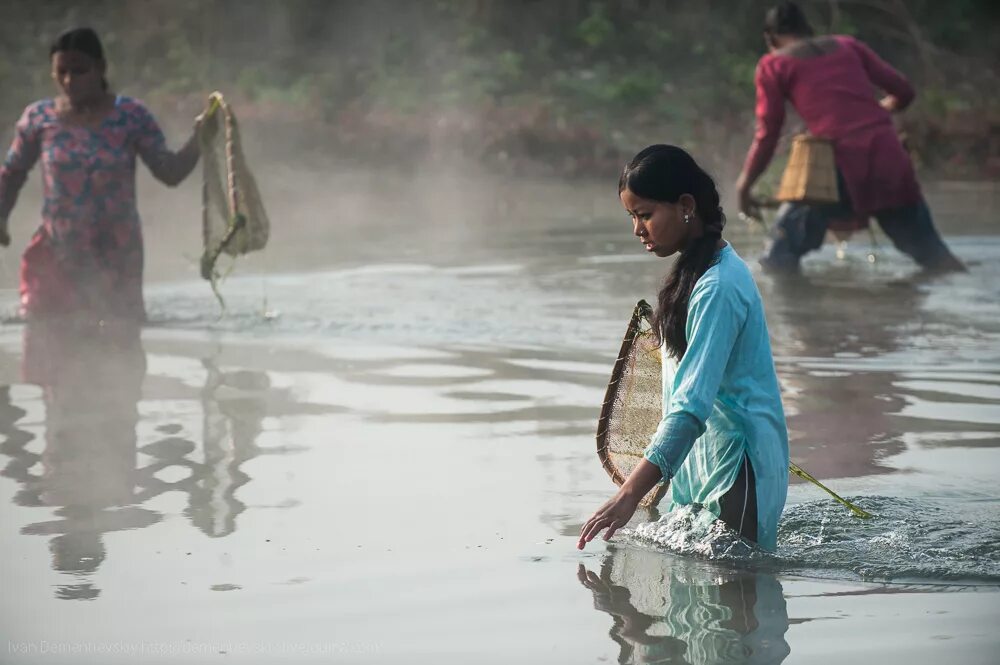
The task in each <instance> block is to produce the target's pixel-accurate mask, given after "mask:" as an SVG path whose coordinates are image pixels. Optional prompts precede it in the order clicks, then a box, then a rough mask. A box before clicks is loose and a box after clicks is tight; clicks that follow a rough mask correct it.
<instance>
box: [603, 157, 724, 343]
mask: <svg viewBox="0 0 1000 665" xmlns="http://www.w3.org/2000/svg"><path fill="white" fill-rule="evenodd" d="M626 189H627V190H629V191H630V192H632V193H633V194H635V195H636V196H638V197H641V198H644V199H650V200H653V201H667V202H669V203H677V201H678V200H679V199H680V197H681V195H682V194H689V195H690V196H691V197H692V198H694V201H695V213H696V214H697V215H698V219H699V220H701V223H702V227H703V228H704V233H703V234H702V235H701V237H699V238H696V239H694V240H693V241H692V242H691V244H690V245H688V246H687V247H685V248H684V249H683V250H682V251H681V254H680V256H679V257H678V258H677V260H676V261H675V262H674V265H673V268H672V269H671V271H670V273H669V274H668V275H667V278H666V280H665V281H664V282H663V287H662V288H661V289H660V294H659V296H658V297H657V307H656V314H655V316H654V318H653V330H654V332H655V334H656V335H657V338H658V340H659V342H660V343H662V344H665V345H666V347H667V351H669V353H670V355H672V356H674V357H675V358H677V359H680V358H682V357H683V356H684V352H685V351H687V333H686V332H685V328H686V326H687V315H688V301H689V300H690V299H691V292H692V291H693V290H694V285H695V283H697V281H698V280H699V279H700V278H701V276H702V275H704V274H705V271H706V270H708V269H709V268H710V267H711V266H712V264H713V263H715V261H716V257H717V255H718V244H719V239H720V238H721V237H722V228H723V227H724V226H725V225H726V217H725V215H723V214H722V208H721V207H719V191H718V189H716V187H715V181H714V180H712V176H710V175H708V173H706V172H705V170H704V169H703V168H701V167H700V166H698V163H697V162H695V161H694V158H693V157H691V155H689V154H688V153H687V152H685V151H684V150H683V149H681V148H678V147H677V146H672V145H651V146H649V147H648V148H646V149H645V150H643V151H642V152H640V153H639V154H638V155H636V156H635V157H633V158H632V161H631V162H629V163H628V164H626V165H625V169H624V170H623V171H622V175H621V178H619V180H618V193H619V194H621V193H622V192H623V191H625V190H626Z"/></svg>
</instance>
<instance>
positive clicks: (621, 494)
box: [576, 487, 642, 550]
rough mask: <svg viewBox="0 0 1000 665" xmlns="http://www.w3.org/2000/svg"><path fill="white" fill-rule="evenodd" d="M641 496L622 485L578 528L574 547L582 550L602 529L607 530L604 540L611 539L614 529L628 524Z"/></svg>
mask: <svg viewBox="0 0 1000 665" xmlns="http://www.w3.org/2000/svg"><path fill="white" fill-rule="evenodd" d="M641 498H642V495H639V496H634V495H633V494H632V493H631V492H629V491H628V490H627V489H626V488H624V487H623V488H622V489H620V490H618V493H617V494H615V495H614V496H613V497H612V498H611V499H610V500H609V501H608V502H607V503H605V504H604V505H603V506H601V507H600V508H599V509H598V510H597V512H596V513H594V514H593V515H591V517H590V519H589V520H587V522H586V523H585V524H584V525H583V528H581V529H580V540H579V541H577V543H576V548H577V549H579V550H582V549H583V548H584V547H586V546H587V543H589V542H590V541H591V540H593V539H594V538H596V537H597V534H599V533H600V532H601V531H603V530H604V529H607V530H608V532H607V533H605V534H604V540H611V536H613V535H615V531H617V530H618V529H620V528H621V527H623V526H625V525H626V524H628V521H629V520H630V519H632V515H634V514H635V511H636V508H638V507H639V500H640V499H641Z"/></svg>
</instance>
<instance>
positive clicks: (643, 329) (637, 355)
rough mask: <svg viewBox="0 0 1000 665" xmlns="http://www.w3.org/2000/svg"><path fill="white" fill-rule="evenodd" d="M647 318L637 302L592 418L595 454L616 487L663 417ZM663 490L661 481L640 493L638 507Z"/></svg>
mask: <svg viewBox="0 0 1000 665" xmlns="http://www.w3.org/2000/svg"><path fill="white" fill-rule="evenodd" d="M652 316H653V309H652V307H650V306H649V303H647V302H646V301H645V300H640V301H639V302H638V304H636V306H635V310H633V312H632V318H631V319H630V320H629V323H628V328H627V329H626V331H625V339H624V340H623V341H622V348H621V351H620V352H619V353H618V360H616V361H615V367H614V369H613V370H612V372H611V380H610V381H609V382H608V389H607V392H606V393H605V395H604V404H603V405H602V407H601V417H600V419H599V420H598V421H597V455H598V456H599V457H600V459H601V464H603V465H604V469H605V471H607V472H608V474H609V475H610V476H611V479H612V480H614V481H615V484H617V485H621V484H622V483H623V482H625V479H626V478H628V475H629V474H630V473H631V472H632V469H634V468H635V466H636V465H637V464H638V463H639V462H640V461H641V460H642V458H643V451H645V449H646V446H648V445H649V440H650V438H651V437H652V436H653V433H654V432H655V431H656V427H657V425H659V423H660V420H661V418H662V417H663V380H662V374H661V372H662V370H661V361H660V349H659V347H658V346H657V345H656V343H655V341H654V339H653V338H654V335H653V327H652V321H651V319H652ZM666 490H667V486H666V484H663V485H657V486H656V487H654V488H653V489H652V490H650V491H649V493H648V494H647V495H646V496H645V497H643V499H642V505H644V506H655V505H656V504H657V503H659V501H660V499H662V498H663V495H664V494H665V493H666Z"/></svg>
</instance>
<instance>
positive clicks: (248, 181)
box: [198, 92, 271, 306]
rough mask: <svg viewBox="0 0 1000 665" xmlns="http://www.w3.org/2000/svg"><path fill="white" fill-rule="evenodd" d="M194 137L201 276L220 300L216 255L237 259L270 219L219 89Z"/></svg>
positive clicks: (263, 241) (262, 237) (264, 235)
mask: <svg viewBox="0 0 1000 665" xmlns="http://www.w3.org/2000/svg"><path fill="white" fill-rule="evenodd" d="M198 140H199V143H200V145H201V159H202V174H203V175H202V241H203V247H204V251H203V253H202V256H201V276H202V278H203V279H206V280H208V281H209V282H210V283H211V285H212V292H213V293H215V296H216V298H218V300H219V303H220V304H222V305H223V306H224V303H223V300H222V296H221V295H220V293H219V290H218V282H219V279H220V278H222V277H223V276H224V274H223V273H222V272H220V271H219V270H218V268H217V266H216V264H217V263H218V261H219V257H220V256H222V254H226V255H228V256H230V257H232V258H234V259H235V258H236V257H238V256H241V255H243V254H248V253H250V252H253V251H257V250H260V249H263V248H264V247H265V246H266V245H267V241H268V237H269V236H270V232H271V223H270V221H269V220H268V217H267V211H266V210H265V209H264V204H263V202H262V201H261V197H260V190H259V189H258V188H257V181H256V180H255V179H254V177H253V173H251V172H250V168H249V167H248V166H247V161H246V157H245V156H244V154H243V145H242V143H241V141H240V132H239V125H238V124H237V121H236V114H235V113H233V110H232V108H231V107H230V106H229V104H227V103H226V100H225V99H224V98H223V96H222V93H219V92H214V93H212V95H211V96H210V97H209V104H208V108H207V109H206V110H205V113H204V114H203V115H202V124H201V130H200V131H199V134H198Z"/></svg>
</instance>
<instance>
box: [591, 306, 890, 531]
mask: <svg viewBox="0 0 1000 665" xmlns="http://www.w3.org/2000/svg"><path fill="white" fill-rule="evenodd" d="M652 316H653V308H652V307H650V306H649V303H647V302H646V301H645V300H640V301H639V302H638V303H637V304H636V306H635V309H634V310H633V311H632V318H631V319H629V323H628V328H626V330H625V338H624V339H623V340H622V346H621V351H620V352H619V353H618V359H617V360H616V361H615V365H614V369H613V370H612V371H611V380H610V381H609V382H608V388H607V391H606V392H605V395H604V404H603V405H602V406H601V415H600V418H599V419H598V421H597V456H598V457H599V458H600V460H601V464H602V465H603V466H604V470H605V471H607V472H608V475H609V476H611V479H612V480H613V481H614V483H615V484H616V485H618V486H621V485H622V483H624V482H625V479H626V478H628V476H629V474H630V473H632V470H633V469H634V468H635V467H636V465H638V464H639V462H640V461H641V460H642V459H643V454H644V452H645V450H646V447H647V446H648V445H649V442H650V440H651V439H652V437H653V435H654V434H655V433H656V428H657V426H658V425H659V424H660V420H661V419H662V417H663V401H662V400H663V397H662V396H663V368H662V360H661V357H660V348H659V346H658V345H657V344H656V342H655V337H656V336H655V335H654V334H653V324H652ZM788 470H789V471H790V472H791V473H793V474H795V475H796V476H798V477H800V478H802V479H803V480H806V481H809V482H811V483H813V484H814V485H816V486H817V487H819V488H820V489H822V490H823V491H825V492H826V493H827V494H829V495H830V496H831V497H833V499H834V500H835V501H837V502H838V503H840V504H841V505H843V506H845V507H846V508H848V509H849V510H850V511H851V512H852V513H854V514H855V515H857V516H858V517H863V518H869V517H871V516H872V515H871V514H870V513H868V512H866V511H865V510H863V509H861V508H859V507H858V506H856V505H854V504H853V503H851V502H850V501H848V500H847V499H844V498H843V497H841V496H839V495H838V494H836V493H835V492H834V491H833V490H831V489H830V488H828V487H827V486H826V485H824V484H823V483H821V482H820V481H818V480H816V478H814V477H813V476H812V475H810V474H809V473H808V472H806V471H805V470H803V469H802V468H801V467H799V466H797V465H795V464H792V463H789V465H788ZM666 492H667V484H666V483H663V484H658V485H656V486H655V487H654V488H653V489H651V490H650V491H649V492H648V493H647V494H646V496H644V497H643V498H642V501H641V502H640V503H641V504H642V505H643V506H646V507H654V506H656V505H657V504H658V503H659V502H660V500H661V499H662V498H663V496H664V495H665V494H666Z"/></svg>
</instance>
